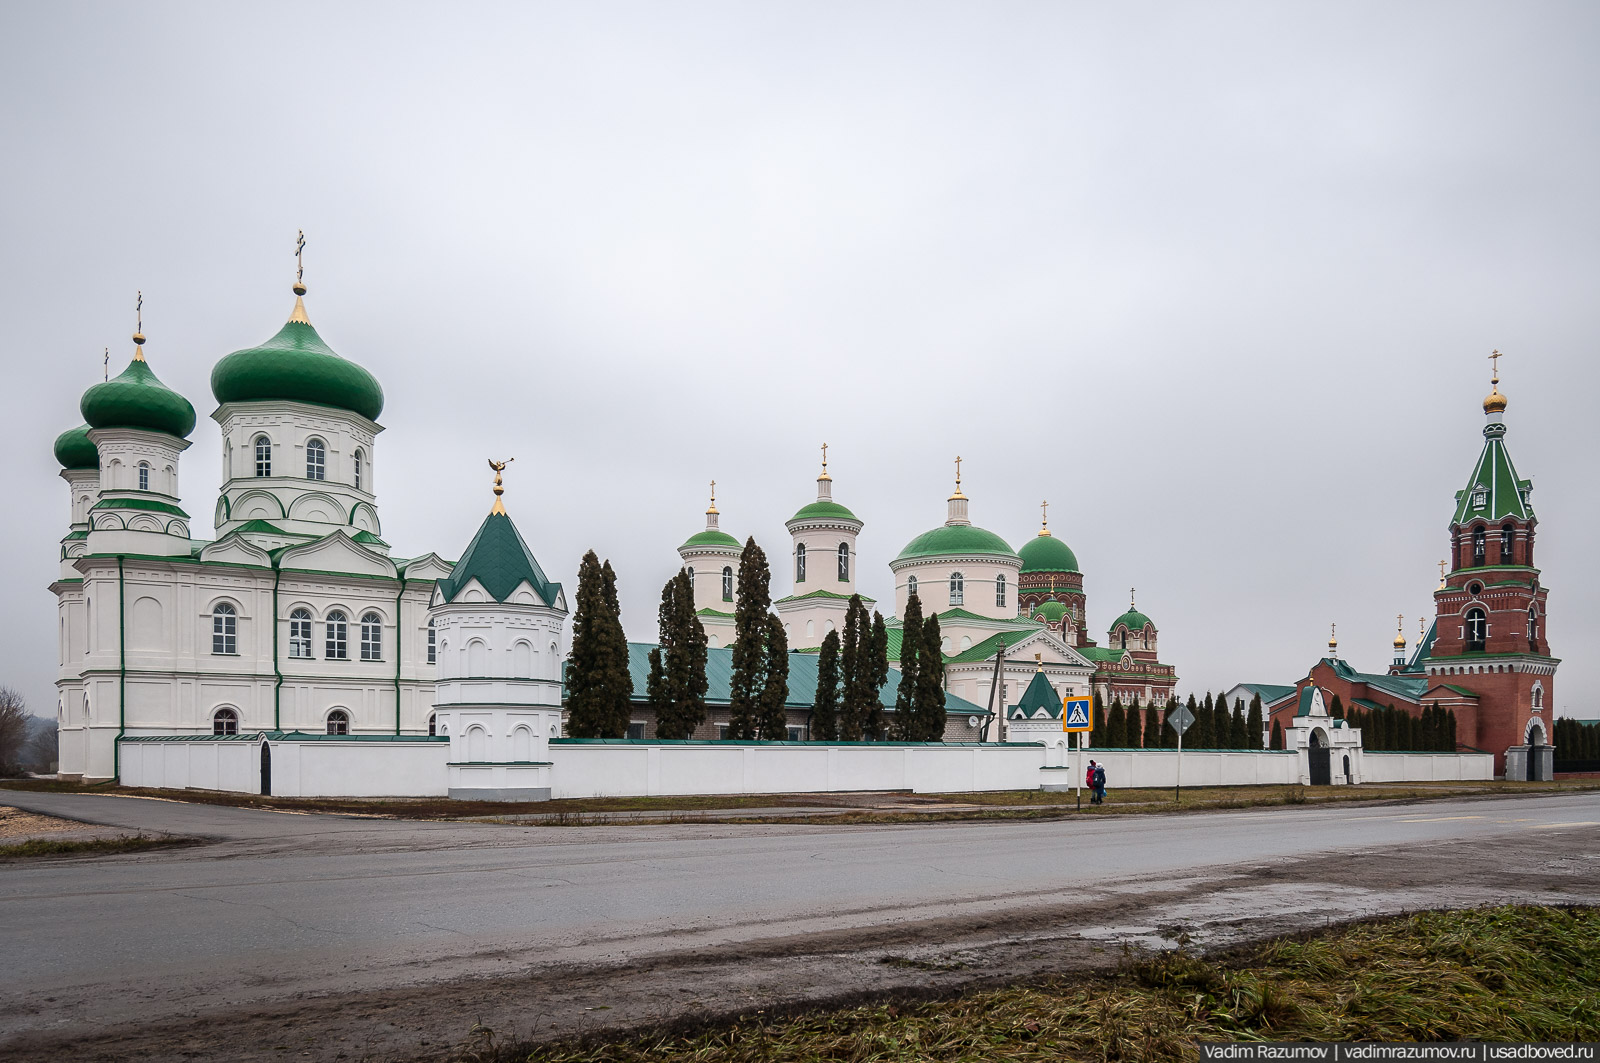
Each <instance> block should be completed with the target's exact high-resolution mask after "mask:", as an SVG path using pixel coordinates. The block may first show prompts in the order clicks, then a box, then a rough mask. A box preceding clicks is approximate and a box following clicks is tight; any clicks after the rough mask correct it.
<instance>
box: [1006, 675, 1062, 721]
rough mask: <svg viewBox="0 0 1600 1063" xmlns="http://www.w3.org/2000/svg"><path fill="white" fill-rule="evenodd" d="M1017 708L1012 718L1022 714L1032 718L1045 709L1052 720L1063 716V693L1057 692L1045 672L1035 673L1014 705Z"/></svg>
mask: <svg viewBox="0 0 1600 1063" xmlns="http://www.w3.org/2000/svg"><path fill="white" fill-rule="evenodd" d="M1012 707H1013V708H1015V709H1016V710H1017V714H1016V715H1012V716H1011V718H1012V719H1017V718H1018V716H1021V717H1022V718H1023V719H1028V720H1031V719H1033V718H1034V716H1035V715H1037V713H1038V712H1039V710H1040V709H1043V710H1044V711H1045V713H1046V714H1047V715H1048V716H1049V717H1050V718H1051V719H1052V720H1059V719H1060V718H1061V695H1059V694H1057V693H1056V688H1055V687H1053V686H1051V685H1050V677H1049V676H1047V675H1045V674H1044V673H1043V672H1035V673H1033V679H1032V680H1031V681H1030V682H1029V683H1028V689H1026V690H1024V691H1023V692H1022V697H1021V699H1020V700H1018V701H1017V703H1016V705H1014V706H1012Z"/></svg>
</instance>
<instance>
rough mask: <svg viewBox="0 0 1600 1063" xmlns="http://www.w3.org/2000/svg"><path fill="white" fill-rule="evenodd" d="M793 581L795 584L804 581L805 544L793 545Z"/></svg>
mask: <svg viewBox="0 0 1600 1063" xmlns="http://www.w3.org/2000/svg"><path fill="white" fill-rule="evenodd" d="M794 581H795V582H796V583H804V582H805V581H806V544H805V543H795V544H794Z"/></svg>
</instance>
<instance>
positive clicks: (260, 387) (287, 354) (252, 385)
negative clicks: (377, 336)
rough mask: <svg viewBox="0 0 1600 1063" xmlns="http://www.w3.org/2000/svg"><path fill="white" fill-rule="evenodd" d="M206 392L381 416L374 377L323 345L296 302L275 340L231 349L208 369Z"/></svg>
mask: <svg viewBox="0 0 1600 1063" xmlns="http://www.w3.org/2000/svg"><path fill="white" fill-rule="evenodd" d="M211 393H212V394H213V395H215V396H216V398H217V401H218V402H222V403H227V402H257V401H260V400H262V399H287V400H290V401H293V402H310V403H315V404H316V405H318V406H332V407H334V408H336V409H340V410H349V411H351V412H352V413H358V414H360V415H361V416H363V417H365V418H366V419H367V420H369V421H376V420H377V419H378V415H379V414H380V413H382V412H383V388H382V387H381V386H379V384H378V380H377V378H376V377H374V376H373V375H372V374H371V373H369V372H367V371H366V370H365V369H363V368H361V367H360V366H359V365H357V364H356V363H354V362H351V361H348V360H346V359H344V358H341V357H339V355H337V354H335V353H334V351H333V349H332V348H331V347H329V346H328V345H327V344H326V343H324V342H323V341H322V337H321V336H319V335H317V330H316V329H314V328H312V327H311V322H310V321H309V320H308V319H307V318H306V311H305V304H304V303H303V302H302V301H301V300H300V299H299V298H296V299H295V303H294V314H293V315H291V316H290V318H289V320H288V321H287V322H285V323H284V326H283V328H281V329H279V330H278V334H277V335H276V336H274V337H272V338H271V339H270V340H268V341H267V342H265V343H263V344H261V345H260V346H259V347H246V348H245V349H244V350H242V351H234V352H233V353H232V354H230V355H228V356H227V357H226V358H224V359H222V361H220V362H218V363H217V364H216V367H215V368H213V369H212V370H211Z"/></svg>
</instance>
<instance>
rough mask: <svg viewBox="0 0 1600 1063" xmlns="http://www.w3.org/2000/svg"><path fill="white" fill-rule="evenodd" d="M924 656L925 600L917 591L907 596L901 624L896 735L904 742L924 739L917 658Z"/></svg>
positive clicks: (896, 697) (895, 708)
mask: <svg viewBox="0 0 1600 1063" xmlns="http://www.w3.org/2000/svg"><path fill="white" fill-rule="evenodd" d="M921 655H922V602H921V601H920V600H919V599H918V598H917V596H916V595H915V594H913V595H911V597H909V598H907V599H906V615H905V619H904V620H902V621H901V623H900V689H899V690H898V691H896V692H895V696H894V725H895V726H894V729H895V735H896V736H897V737H898V738H899V739H900V740H901V741H903V742H921V741H925V739H923V738H922V737H921V735H922V721H921V719H920V716H921V712H920V711H919V710H920V708H921V707H920V706H919V705H918V704H917V692H918V686H917V661H918V660H919V658H920V657H921Z"/></svg>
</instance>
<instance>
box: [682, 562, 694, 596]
mask: <svg viewBox="0 0 1600 1063" xmlns="http://www.w3.org/2000/svg"><path fill="white" fill-rule="evenodd" d="M683 570H684V571H685V572H687V573H688V574H689V589H690V590H691V591H692V590H694V569H692V568H690V567H689V566H688V565H685V566H683Z"/></svg>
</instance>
